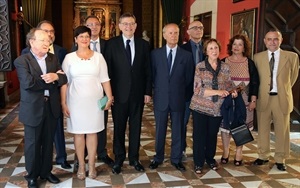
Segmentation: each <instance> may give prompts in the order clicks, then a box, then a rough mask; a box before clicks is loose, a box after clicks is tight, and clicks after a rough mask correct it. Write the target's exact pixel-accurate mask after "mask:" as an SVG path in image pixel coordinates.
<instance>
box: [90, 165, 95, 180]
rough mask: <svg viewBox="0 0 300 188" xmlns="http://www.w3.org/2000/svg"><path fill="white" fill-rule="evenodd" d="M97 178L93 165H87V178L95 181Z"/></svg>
mask: <svg viewBox="0 0 300 188" xmlns="http://www.w3.org/2000/svg"><path fill="white" fill-rule="evenodd" d="M96 177H97V170H96V168H95V164H93V165H90V164H89V178H91V179H95V178H96Z"/></svg>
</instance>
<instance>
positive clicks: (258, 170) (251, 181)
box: [0, 102, 300, 188]
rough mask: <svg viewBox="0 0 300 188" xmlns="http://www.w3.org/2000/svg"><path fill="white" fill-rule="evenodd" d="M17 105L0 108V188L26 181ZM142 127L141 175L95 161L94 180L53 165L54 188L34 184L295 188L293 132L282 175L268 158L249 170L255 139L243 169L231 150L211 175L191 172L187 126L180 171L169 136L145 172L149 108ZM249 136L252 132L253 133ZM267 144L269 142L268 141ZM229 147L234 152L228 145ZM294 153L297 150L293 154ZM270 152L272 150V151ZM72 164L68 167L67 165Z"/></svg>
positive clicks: (299, 162) (298, 163)
mask: <svg viewBox="0 0 300 188" xmlns="http://www.w3.org/2000/svg"><path fill="white" fill-rule="evenodd" d="M17 115H18V103H17V102H15V103H11V104H8V105H7V107H6V108H5V109H0V187H11V188H13V187H26V185H27V182H26V181H25V180H24V178H23V176H24V175H25V174H26V171H25V167H24V166H25V164H24V155H23V147H24V140H23V135H24V134H23V126H22V124H21V123H19V122H18V117H17ZM143 118H144V119H143V127H142V135H141V150H140V160H141V162H142V164H143V165H144V166H145V167H146V171H145V172H144V173H140V172H137V171H135V170H134V168H133V167H131V166H129V165H128V161H125V164H124V166H123V169H122V170H123V171H122V173H121V174H119V175H114V174H112V172H111V169H110V168H109V167H108V166H107V165H105V164H103V163H101V162H100V161H99V162H98V163H97V164H96V166H97V170H98V176H97V178H96V179H95V180H92V179H89V178H87V179H86V180H85V181H80V180H78V179H77V178H76V169H74V168H72V169H71V170H65V169H62V168H61V167H60V166H59V165H54V166H53V173H54V174H55V175H57V176H58V177H59V178H60V180H61V183H60V184H57V185H54V184H50V183H48V182H45V181H42V180H38V183H39V185H40V187H114V188H123V187H134V188H138V187H142V188H147V187H276V188H277V187H299V186H300V158H299V153H300V152H299V144H300V143H299V139H300V136H299V132H298V133H291V139H292V142H293V144H294V145H293V146H294V147H293V149H294V150H295V151H292V152H291V157H290V158H289V159H288V160H287V161H286V163H287V167H288V168H287V171H286V172H281V171H278V170H277V168H276V165H274V160H273V158H271V160H270V162H269V163H268V164H267V165H263V166H258V167H257V166H252V165H251V162H252V161H253V160H255V159H256V158H257V154H256V148H257V146H256V141H253V142H252V143H249V144H247V145H246V146H245V147H244V150H243V153H244V165H243V166H241V167H235V166H234V165H233V162H232V161H233V158H234V151H232V152H231V156H230V162H229V164H226V165H220V166H219V167H220V168H219V170H217V171H212V170H210V169H209V168H208V167H207V166H205V168H204V172H203V174H201V175H197V174H195V173H194V171H193V160H192V149H191V148H192V142H193V141H192V138H191V136H192V134H191V132H192V128H191V125H189V128H188V135H187V139H188V148H187V157H186V158H185V160H184V165H185V166H186V168H187V170H186V172H180V171H178V170H176V169H175V168H174V167H173V166H172V165H171V164H170V161H169V160H168V157H169V152H170V144H171V141H170V133H169V132H168V135H167V142H166V144H167V146H166V151H167V153H166V160H165V162H164V164H163V165H161V166H160V167H159V168H158V169H156V170H150V169H149V168H148V166H149V164H150V160H152V158H153V155H154V154H155V151H154V144H155V139H154V133H155V123H154V116H153V111H152V105H148V106H145V112H144V117H143ZM108 127H109V128H108V133H109V136H108V146H107V147H108V152H109V153H110V156H113V155H112V133H113V125H112V123H111V117H110V122H109V126H108ZM65 135H66V144H67V145H66V147H67V153H68V161H69V162H70V163H71V164H73V162H74V145H73V137H72V135H71V134H69V133H65ZM253 135H254V137H255V138H256V137H257V133H256V132H253ZM272 146H273V142H272ZM231 149H232V150H234V145H233V142H231ZM296 150H297V151H296ZM272 151H274V149H272ZM221 154H222V143H221V139H220V136H219V137H218V147H217V154H216V157H215V158H216V159H217V161H218V162H219V161H220V158H221ZM72 166H73V165H72Z"/></svg>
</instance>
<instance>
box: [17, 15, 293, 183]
mask: <svg viewBox="0 0 300 188" xmlns="http://www.w3.org/2000/svg"><path fill="white" fill-rule="evenodd" d="M44 24H46V25H47V27H48V28H44V27H42V25H44ZM119 28H120V30H121V31H122V34H121V35H120V36H117V37H114V38H111V39H110V40H108V41H105V40H103V39H100V37H99V36H100V35H99V34H100V31H101V22H100V21H99V19H98V18H97V17H96V16H89V17H87V18H86V20H85V25H84V26H78V27H77V28H76V29H75V30H74V41H75V45H74V46H73V47H72V52H71V53H69V54H67V55H66V52H65V53H64V54H63V57H62V59H63V61H62V60H60V58H58V57H59V55H61V54H60V53H59V52H57V51H56V49H57V47H56V46H57V45H55V44H53V42H54V38H53V37H52V38H51V36H54V27H53V25H52V23H51V22H49V21H43V24H40V25H39V26H38V27H37V28H33V29H31V30H30V32H29V33H28V34H27V44H28V46H29V47H28V48H27V52H26V53H24V55H21V56H20V57H18V58H17V59H16V60H15V61H14V64H15V67H16V69H17V72H18V77H19V80H20V91H21V101H20V113H19V120H20V121H21V122H22V123H23V124H24V127H25V128H24V131H25V135H24V137H25V166H26V171H27V175H26V176H25V178H26V180H27V181H28V187H38V185H37V179H38V178H39V177H40V178H41V179H46V180H48V181H49V182H51V183H58V182H60V180H59V179H58V178H57V177H56V176H55V175H53V174H52V173H51V170H52V152H53V140H59V138H57V139H54V138H56V137H57V136H56V135H57V134H58V131H60V132H61V131H62V135H63V124H62V122H61V121H62V119H63V115H64V117H65V118H66V120H67V131H68V132H70V133H73V134H74V144H75V151H76V155H77V159H78V170H77V178H78V179H80V180H84V179H85V178H86V163H85V158H86V156H88V177H89V178H92V179H94V178H96V177H97V171H96V169H95V160H96V156H97V157H98V159H99V160H102V161H103V162H104V163H106V164H108V165H109V166H110V167H111V168H112V172H113V173H114V174H119V173H121V171H122V166H123V162H124V161H125V159H126V156H127V152H126V147H125V131H126V127H127V124H128V128H129V145H128V160H129V164H130V165H131V166H133V167H134V168H135V170H137V171H140V172H143V171H144V170H145V169H144V167H143V165H142V164H141V162H140V160H139V149H140V135H141V124H142V115H143V108H144V104H146V103H149V102H150V101H151V98H152V94H153V104H154V116H155V125H156V133H155V141H156V143H155V151H156V155H155V156H154V158H153V160H152V161H151V163H150V165H149V168H150V169H156V168H158V167H159V165H161V164H162V163H163V162H164V157H165V141H166V131H167V127H168V122H169V119H170V122H171V133H172V137H171V139H172V144H171V154H170V161H171V164H172V165H173V166H174V167H175V168H176V169H178V170H180V171H185V166H184V164H183V163H182V158H183V156H184V154H185V148H186V145H187V144H186V130H187V125H188V121H189V119H190V114H191V112H192V116H193V159H194V170H195V173H197V174H200V173H202V170H203V166H204V164H205V163H207V164H208V166H209V167H210V168H211V169H212V170H217V169H218V163H217V162H216V160H215V159H214V157H215V153H216V144H217V134H218V131H219V129H221V136H222V142H223V155H222V158H221V163H222V164H226V163H228V160H229V155H230V153H229V142H230V137H231V135H230V131H229V127H226V126H225V124H224V123H223V122H222V114H221V105H222V103H223V101H224V99H225V98H226V97H228V96H230V97H232V98H236V97H238V96H239V95H241V96H242V98H243V100H244V103H245V105H246V108H247V110H248V111H247V118H246V119H245V123H246V124H247V125H248V127H249V128H251V127H252V126H253V110H254V109H255V108H256V110H257V117H258V135H259V136H258V154H259V158H258V159H257V160H255V161H254V164H255V165H262V164H265V163H267V162H268V159H269V156H270V141H269V133H270V123H271V122H272V123H273V124H274V127H275V135H276V139H277V140H276V145H275V156H274V159H275V162H276V165H277V168H278V169H279V170H285V169H286V166H285V159H286V158H287V157H288V156H289V114H290V112H291V111H292V108H293V102H292V91H291V88H292V86H293V84H294V83H295V81H296V79H297V76H298V68H299V59H298V56H297V55H296V54H295V53H292V52H287V51H284V50H281V49H280V44H281V42H282V35H281V33H280V32H279V31H277V30H270V31H269V32H267V34H266V36H265V39H264V42H265V45H266V47H267V49H268V50H266V51H264V52H261V53H258V54H255V56H254V61H252V60H251V59H250V58H249V56H250V50H251V49H250V43H249V40H248V38H247V37H246V36H244V35H236V36H234V37H233V38H231V39H230V41H229V44H228V45H227V52H228V55H229V56H228V57H226V58H225V59H223V60H220V58H219V54H220V50H221V46H220V43H219V42H218V40H216V39H208V40H206V41H203V39H202V36H203V31H204V27H203V24H202V23H201V22H200V21H193V22H191V23H190V24H189V27H188V30H187V33H188V34H189V36H190V40H189V41H188V42H187V43H186V44H183V45H181V46H179V45H178V39H179V27H178V25H177V24H174V23H169V24H167V25H165V26H164V28H163V37H164V39H165V40H166V45H164V46H163V47H161V48H158V49H154V50H153V51H152V52H150V48H149V43H148V42H147V41H145V40H143V39H142V38H138V37H135V36H134V33H135V30H136V28H137V23H136V19H135V16H134V15H133V14H131V13H124V14H123V15H121V16H120V19H119ZM49 36H50V37H49ZM49 49H50V50H49ZM64 56H65V57H64ZM269 61H272V62H273V63H274V65H272V66H271V67H272V69H271V71H270V68H269ZM270 75H271V76H270ZM271 80H272V81H271ZM238 86H241V87H242V88H243V90H242V91H237V90H236V88H237V87H238ZM270 86H272V87H271V88H270ZM104 95H106V96H107V98H108V100H107V103H106V106H105V109H104V111H103V110H101V109H99V108H98V106H97V102H98V100H100V99H101V98H102V97H103V96H104ZM279 106H280V108H279ZM110 108H111V111H112V118H113V125H114V133H113V153H114V156H115V158H114V160H113V159H111V158H110V157H109V156H108V155H107V150H106V141H107V140H106V136H107V135H106V134H107V133H106V127H107V119H108V110H109V109H110ZM62 113H63V115H62ZM54 125H57V126H54ZM61 139H62V137H61ZM63 140H64V138H63ZM55 147H56V153H57V156H59V155H61V154H59V151H60V150H59V149H58V148H57V147H59V146H57V144H55ZM63 154H64V155H66V152H65V148H64V151H63ZM57 163H58V164H61V165H62V167H66V168H68V167H69V166H68V165H69V164H68V163H67V161H66V158H63V159H62V160H61V161H57ZM234 164H235V165H236V166H240V165H242V146H239V147H237V148H236V154H235V158H234Z"/></svg>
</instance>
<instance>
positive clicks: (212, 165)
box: [209, 162, 218, 170]
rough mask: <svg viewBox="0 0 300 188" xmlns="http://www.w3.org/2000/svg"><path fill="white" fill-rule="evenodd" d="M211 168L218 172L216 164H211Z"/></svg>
mask: <svg viewBox="0 0 300 188" xmlns="http://www.w3.org/2000/svg"><path fill="white" fill-rule="evenodd" d="M209 168H211V169H212V170H218V165H217V163H216V162H215V163H211V164H209Z"/></svg>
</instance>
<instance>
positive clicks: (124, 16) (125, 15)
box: [119, 12, 136, 23]
mask: <svg viewBox="0 0 300 188" xmlns="http://www.w3.org/2000/svg"><path fill="white" fill-rule="evenodd" d="M123 18H133V19H134V22H135V21H136V18H135V16H134V15H133V14H131V13H130V12H126V13H124V14H122V15H121V16H120V18H119V23H121V21H122V19H123Z"/></svg>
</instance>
